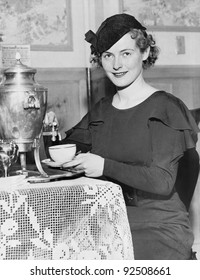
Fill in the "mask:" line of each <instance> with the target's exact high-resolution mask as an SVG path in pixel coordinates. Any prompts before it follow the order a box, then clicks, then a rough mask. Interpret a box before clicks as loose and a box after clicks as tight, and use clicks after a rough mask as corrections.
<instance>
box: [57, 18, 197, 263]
mask: <svg viewBox="0 0 200 280" xmlns="http://www.w3.org/2000/svg"><path fill="white" fill-rule="evenodd" d="M86 41H88V42H89V43H90V44H91V54H92V60H93V61H94V62H96V63H98V64H99V65H101V66H102V67H103V69H104V70H105V73H106V75H107V76H108V78H109V79H110V80H111V81H112V82H113V84H114V85H115V86H116V93H115V95H114V96H113V97H106V98H103V99H101V100H100V101H99V102H98V103H97V104H96V105H95V106H94V107H93V109H92V110H91V111H90V112H89V113H88V114H87V115H86V116H85V117H84V118H83V119H82V120H81V121H80V123H78V124H77V125H76V126H75V127H74V128H72V129H71V130H70V131H68V132H66V138H65V139H64V140H63V141H62V142H61V143H69V142H73V143H76V144H77V146H78V147H79V149H81V150H82V153H81V154H79V155H77V156H76V157H75V159H74V160H72V161H71V162H69V163H67V164H65V167H74V168H75V169H76V170H84V172H85V175H86V176H88V177H100V178H101V179H102V178H105V179H106V180H110V181H113V182H115V183H118V184H119V185H121V186H122V189H123V193H124V197H125V201H126V205H127V212H128V217H129V222H130V227H131V231H132V238H133V245H134V254H135V259H140V260H142V259H146V260H148V259H156V260H159V259H168V260H169V259H176V260H178V259H189V258H190V252H191V247H192V244H193V234H192V231H191V227H190V223H189V219H188V212H187V210H186V207H185V205H184V204H183V202H182V201H181V200H180V198H179V195H178V193H177V191H176V188H175V181H176V177H177V170H178V166H179V162H180V159H181V158H182V157H183V154H184V152H185V151H186V150H188V149H194V148H195V143H196V140H197V132H198V128H197V126H196V124H195V122H194V120H193V118H192V116H191V115H190V112H189V111H188V109H187V108H186V106H185V105H184V104H183V102H182V101H181V100H179V99H178V98H176V97H174V96H173V95H171V94H170V93H167V92H165V91H162V90H158V89H156V88H154V87H152V86H151V85H149V84H148V83H147V82H146V81H145V80H144V78H143V69H146V68H148V67H150V66H151V65H153V64H154V63H155V61H156V59H157V56H158V48H157V47H156V46H155V41H154V40H153V38H152V36H151V35H150V34H147V32H146V28H145V27H144V26H142V25H141V24H140V23H139V22H138V21H137V20H136V19H135V18H134V17H133V16H131V15H127V14H117V15H114V16H112V17H109V18H108V19H106V20H105V21H104V22H103V23H102V24H101V26H100V27H99V29H98V31H97V33H96V34H95V33H93V32H92V31H89V32H87V33H86ZM83 151H84V152H83ZM87 151H89V153H88V152H87Z"/></svg>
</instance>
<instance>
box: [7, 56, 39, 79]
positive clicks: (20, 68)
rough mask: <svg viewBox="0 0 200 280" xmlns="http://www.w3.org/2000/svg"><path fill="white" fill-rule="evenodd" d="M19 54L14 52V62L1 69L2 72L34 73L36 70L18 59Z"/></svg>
mask: <svg viewBox="0 0 200 280" xmlns="http://www.w3.org/2000/svg"><path fill="white" fill-rule="evenodd" d="M20 58H21V57H20V54H19V53H16V62H15V64H14V65H13V66H12V67H10V68H7V69H5V70H4V71H3V73H4V74H9V73H33V74H34V73H36V72H37V70H36V69H34V68H31V67H28V66H27V65H24V64H22V63H21V61H20Z"/></svg>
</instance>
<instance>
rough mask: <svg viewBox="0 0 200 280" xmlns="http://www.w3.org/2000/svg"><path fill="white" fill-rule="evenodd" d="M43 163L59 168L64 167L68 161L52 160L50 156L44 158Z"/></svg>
mask: <svg viewBox="0 0 200 280" xmlns="http://www.w3.org/2000/svg"><path fill="white" fill-rule="evenodd" d="M42 163H44V164H46V165H47V166H50V167H56V168H59V167H62V166H63V164H65V163H67V162H65V163H59V162H56V161H53V160H51V159H50V158H47V159H43V160H42Z"/></svg>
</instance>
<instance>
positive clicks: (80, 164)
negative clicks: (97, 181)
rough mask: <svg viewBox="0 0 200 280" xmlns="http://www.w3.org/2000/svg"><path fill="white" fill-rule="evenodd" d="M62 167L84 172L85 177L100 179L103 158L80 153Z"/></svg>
mask: <svg viewBox="0 0 200 280" xmlns="http://www.w3.org/2000/svg"><path fill="white" fill-rule="evenodd" d="M63 167H65V168H70V167H72V168H73V169H75V170H76V171H84V172H85V175H86V176H87V177H100V176H102V175H103V168H104V158H102V157H100V156H98V155H95V154H91V153H81V154H79V155H77V156H76V157H75V158H74V159H73V160H72V161H70V162H68V163H65V164H64V165H63Z"/></svg>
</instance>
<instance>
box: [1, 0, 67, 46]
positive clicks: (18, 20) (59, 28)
mask: <svg viewBox="0 0 200 280" xmlns="http://www.w3.org/2000/svg"><path fill="white" fill-rule="evenodd" d="M6 3H7V1H3V0H0V7H1V10H2V11H3V13H1V17H0V44H1V45H3V44H6V45H8V44H13V45H20V44H21V45H30V47H31V50H32V51H71V50H73V44H72V20H71V0H56V1H55V0H40V1H38V0H15V1H12V2H10V3H12V5H11V4H8V3H7V4H6Z"/></svg>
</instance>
